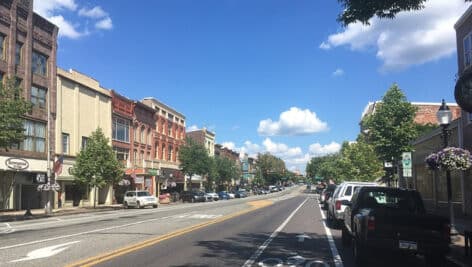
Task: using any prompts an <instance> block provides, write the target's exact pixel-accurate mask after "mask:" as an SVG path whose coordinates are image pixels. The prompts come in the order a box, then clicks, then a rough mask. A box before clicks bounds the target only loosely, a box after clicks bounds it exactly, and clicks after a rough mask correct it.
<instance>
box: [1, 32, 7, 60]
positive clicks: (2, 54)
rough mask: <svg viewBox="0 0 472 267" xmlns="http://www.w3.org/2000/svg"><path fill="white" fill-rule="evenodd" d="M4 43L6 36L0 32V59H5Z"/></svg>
mask: <svg viewBox="0 0 472 267" xmlns="http://www.w3.org/2000/svg"><path fill="white" fill-rule="evenodd" d="M5 44H6V36H5V35H3V34H0V53H1V54H0V59H2V60H5V50H6V49H5Z"/></svg>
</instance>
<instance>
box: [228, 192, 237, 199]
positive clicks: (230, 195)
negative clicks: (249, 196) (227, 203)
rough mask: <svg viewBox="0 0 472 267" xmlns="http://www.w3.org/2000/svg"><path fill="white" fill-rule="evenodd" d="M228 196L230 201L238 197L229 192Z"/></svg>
mask: <svg viewBox="0 0 472 267" xmlns="http://www.w3.org/2000/svg"><path fill="white" fill-rule="evenodd" d="M228 196H229V198H230V199H232V198H235V197H236V195H235V194H234V193H233V192H228Z"/></svg>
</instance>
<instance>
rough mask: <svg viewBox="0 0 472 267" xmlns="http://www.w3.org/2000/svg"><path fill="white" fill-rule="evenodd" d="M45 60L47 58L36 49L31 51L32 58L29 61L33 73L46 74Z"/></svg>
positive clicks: (46, 60)
mask: <svg viewBox="0 0 472 267" xmlns="http://www.w3.org/2000/svg"><path fill="white" fill-rule="evenodd" d="M47 62H48V58H47V57H46V56H45V55H43V54H40V53H38V52H36V51H33V58H32V62H31V71H32V72H33V73H34V74H38V75H41V76H46V73H47Z"/></svg>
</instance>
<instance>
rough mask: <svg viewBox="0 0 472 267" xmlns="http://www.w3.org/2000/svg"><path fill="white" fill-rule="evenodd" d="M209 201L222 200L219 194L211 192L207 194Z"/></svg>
mask: <svg viewBox="0 0 472 267" xmlns="http://www.w3.org/2000/svg"><path fill="white" fill-rule="evenodd" d="M205 196H206V199H207V201H217V200H219V199H220V197H219V196H218V194H217V193H215V192H209V193H206V194H205Z"/></svg>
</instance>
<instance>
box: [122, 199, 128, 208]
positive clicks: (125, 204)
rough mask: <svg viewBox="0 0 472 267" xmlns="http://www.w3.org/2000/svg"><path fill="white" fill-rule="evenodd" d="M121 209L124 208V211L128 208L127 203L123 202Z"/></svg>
mask: <svg viewBox="0 0 472 267" xmlns="http://www.w3.org/2000/svg"><path fill="white" fill-rule="evenodd" d="M123 207H124V208H125V209H127V208H129V206H128V202H126V201H125V202H124V203H123Z"/></svg>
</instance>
